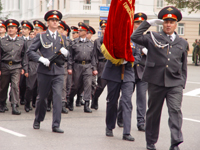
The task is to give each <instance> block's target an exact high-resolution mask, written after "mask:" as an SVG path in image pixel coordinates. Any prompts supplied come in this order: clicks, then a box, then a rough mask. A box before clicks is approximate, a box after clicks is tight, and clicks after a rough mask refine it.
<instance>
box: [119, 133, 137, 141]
mask: <svg viewBox="0 0 200 150" xmlns="http://www.w3.org/2000/svg"><path fill="white" fill-rule="evenodd" d="M122 139H123V140H126V141H135V139H134V137H132V136H131V135H130V134H129V135H127V134H124V135H123V138H122Z"/></svg>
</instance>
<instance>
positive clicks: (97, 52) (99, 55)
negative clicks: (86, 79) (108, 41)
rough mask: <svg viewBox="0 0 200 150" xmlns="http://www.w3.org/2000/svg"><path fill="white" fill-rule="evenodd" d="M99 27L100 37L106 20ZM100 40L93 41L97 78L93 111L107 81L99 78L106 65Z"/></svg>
mask: <svg viewBox="0 0 200 150" xmlns="http://www.w3.org/2000/svg"><path fill="white" fill-rule="evenodd" d="M99 25H100V27H101V34H102V36H104V33H105V29H106V25H107V20H101V21H100V23H99ZM100 40H101V37H99V38H98V39H96V40H95V41H94V53H95V58H96V63H97V71H98V76H97V86H96V89H95V91H94V96H93V98H92V104H91V108H92V109H95V110H97V109H98V99H99V97H100V95H101V93H102V92H103V90H104V88H105V86H106V84H107V81H106V80H104V79H102V78H101V76H102V72H103V69H104V66H105V63H106V59H105V57H104V56H103V54H102V53H101V49H100V47H101V43H100Z"/></svg>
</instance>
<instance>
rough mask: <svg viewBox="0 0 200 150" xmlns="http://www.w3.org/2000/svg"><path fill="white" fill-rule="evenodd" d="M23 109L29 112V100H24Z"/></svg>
mask: <svg viewBox="0 0 200 150" xmlns="http://www.w3.org/2000/svg"><path fill="white" fill-rule="evenodd" d="M24 110H25V111H26V112H29V111H30V102H27V101H26V104H25V105H24Z"/></svg>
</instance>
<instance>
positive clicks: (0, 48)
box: [0, 36, 27, 70]
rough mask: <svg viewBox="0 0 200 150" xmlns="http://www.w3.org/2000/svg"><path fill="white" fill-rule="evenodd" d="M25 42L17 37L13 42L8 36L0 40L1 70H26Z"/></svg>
mask: <svg viewBox="0 0 200 150" xmlns="http://www.w3.org/2000/svg"><path fill="white" fill-rule="evenodd" d="M24 53H25V47H24V40H23V39H21V38H19V37H16V39H15V40H14V41H13V40H11V39H10V38H9V36H6V37H4V38H2V39H1V40H0V63H1V65H0V70H1V68H2V67H3V68H7V69H8V70H13V69H20V68H22V67H23V68H24V67H25V66H26V65H27V63H26V58H25V54H24Z"/></svg>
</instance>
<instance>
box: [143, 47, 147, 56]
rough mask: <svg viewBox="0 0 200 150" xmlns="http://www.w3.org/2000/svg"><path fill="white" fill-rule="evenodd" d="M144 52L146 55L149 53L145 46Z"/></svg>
mask: <svg viewBox="0 0 200 150" xmlns="http://www.w3.org/2000/svg"><path fill="white" fill-rule="evenodd" d="M142 52H143V53H144V54H145V55H147V53H148V49H146V48H145V47H144V48H143V49H142Z"/></svg>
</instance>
